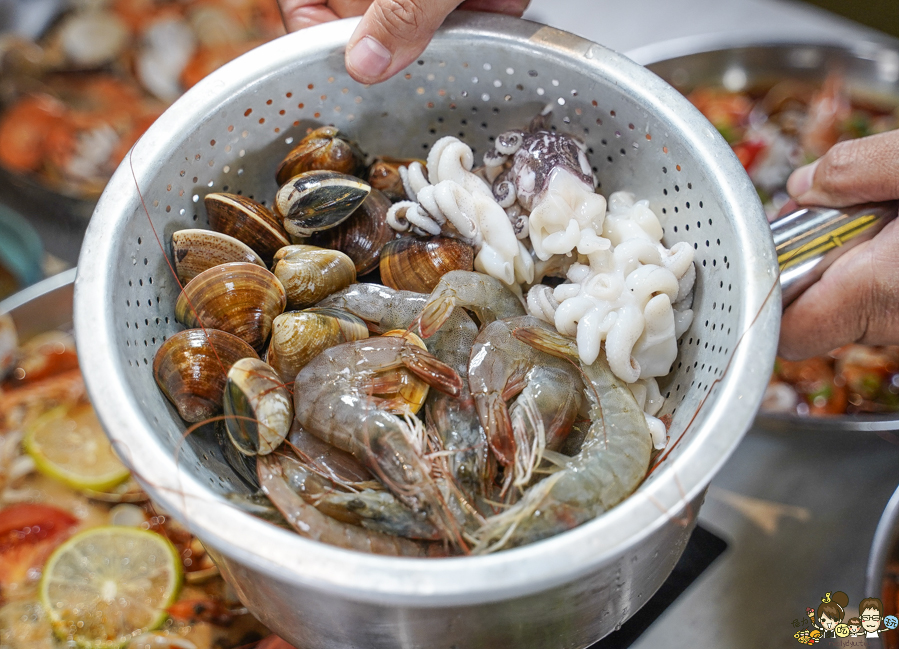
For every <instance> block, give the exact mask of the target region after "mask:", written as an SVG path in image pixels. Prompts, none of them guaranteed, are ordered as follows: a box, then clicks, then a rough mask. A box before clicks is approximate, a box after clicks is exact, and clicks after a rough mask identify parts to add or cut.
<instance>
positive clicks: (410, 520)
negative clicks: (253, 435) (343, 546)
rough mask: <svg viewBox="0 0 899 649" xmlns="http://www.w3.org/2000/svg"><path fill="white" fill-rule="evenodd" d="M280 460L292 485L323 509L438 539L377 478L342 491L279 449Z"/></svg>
mask: <svg viewBox="0 0 899 649" xmlns="http://www.w3.org/2000/svg"><path fill="white" fill-rule="evenodd" d="M276 457H277V458H278V461H279V462H281V469H282V471H283V473H284V477H285V478H286V480H287V482H288V484H289V485H290V487H291V488H292V489H293V490H294V491H295V492H296V493H298V494H299V495H300V496H302V498H303V499H304V500H306V502H308V503H310V504H311V505H313V506H314V507H315V508H316V509H318V510H319V511H321V512H322V513H325V514H328V515H329V516H331V517H332V518H335V519H337V520H339V521H343V522H345V523H352V524H353V525H359V526H361V527H364V528H366V529H369V530H374V531H376V532H381V533H383V534H390V535H392V536H403V537H406V538H409V539H424V540H430V541H437V540H439V538H440V537H439V535H438V533H437V530H436V529H435V528H434V526H433V525H431V524H430V523H429V522H428V521H427V520H424V519H422V518H421V517H419V516H416V515H415V514H414V513H413V512H412V510H411V509H409V508H408V507H406V506H405V505H403V504H402V503H401V502H399V501H398V500H397V499H396V497H395V496H394V495H393V494H392V493H390V492H389V491H385V490H384V489H383V488H381V484H380V483H379V482H377V481H373V482H372V483H370V484H371V485H373V486H376V487H377V488H374V489H373V488H371V487H367V488H364V489H358V490H355V491H343V490H341V489H340V488H339V487H338V486H337V485H335V484H334V483H332V482H331V481H330V480H327V479H326V478H324V477H322V476H321V475H319V474H318V473H316V472H315V471H314V470H312V468H311V467H309V466H308V465H307V464H306V463H304V462H303V461H302V460H300V459H298V458H297V457H295V456H293V455H289V454H287V453H280V452H279V453H278V454H277V456H276Z"/></svg>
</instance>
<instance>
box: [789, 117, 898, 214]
mask: <svg viewBox="0 0 899 649" xmlns="http://www.w3.org/2000/svg"><path fill="white" fill-rule="evenodd" d="M897 152H899V131H890V132H888V133H880V134H878V135H871V136H869V137H863V138H860V139H857V140H848V141H846V142H840V143H838V144H836V145H835V146H833V147H832V148H831V149H830V150H829V151H828V152H827V153H826V154H824V156H823V157H821V158H820V159H819V160H817V161H816V162H813V163H812V164H810V165H806V166H804V167H801V168H799V169H797V170H796V171H794V172H793V174H792V175H791V176H790V179H789V180H788V181H787V191H788V192H789V193H790V196H792V197H793V198H795V199H796V201H797V202H798V203H800V204H802V205H823V206H828V207H847V206H849V205H857V204H859V203H868V202H873V201H886V200H891V199H894V198H899V156H897V155H896V154H897Z"/></svg>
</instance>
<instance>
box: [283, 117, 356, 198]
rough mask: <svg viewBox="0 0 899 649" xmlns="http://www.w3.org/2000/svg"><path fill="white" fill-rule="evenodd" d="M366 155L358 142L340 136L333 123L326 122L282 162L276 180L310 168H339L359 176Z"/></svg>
mask: <svg viewBox="0 0 899 649" xmlns="http://www.w3.org/2000/svg"><path fill="white" fill-rule="evenodd" d="M363 159H364V156H363V155H362V152H361V151H359V149H358V148H357V147H356V145H355V144H353V143H351V142H349V141H348V140H346V139H344V138H342V137H340V132H339V131H338V130H337V129H336V128H334V127H333V126H322V127H321V128H317V129H315V130H314V131H312V132H311V133H310V134H309V135H307V136H306V137H304V138H303V139H302V140H300V143H299V144H298V145H297V146H295V147H294V148H293V150H292V151H291V152H290V153H288V154H287V157H286V158H284V160H283V161H282V162H281V164H280V165H278V170H277V172H276V180H277V181H278V184H279V185H283V184H285V183H286V182H287V181H288V180H290V179H291V178H293V177H294V176H298V175H299V174H301V173H304V172H306V171H336V172H338V173H341V174H345V175H348V176H355V175H357V172H358V171H359V169H360V167H361V166H362V162H363Z"/></svg>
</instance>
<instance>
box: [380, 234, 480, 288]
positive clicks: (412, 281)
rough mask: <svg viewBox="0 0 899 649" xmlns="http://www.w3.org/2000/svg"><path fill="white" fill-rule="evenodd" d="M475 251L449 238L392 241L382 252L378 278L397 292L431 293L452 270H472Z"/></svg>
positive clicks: (406, 238) (410, 238)
mask: <svg viewBox="0 0 899 649" xmlns="http://www.w3.org/2000/svg"><path fill="white" fill-rule="evenodd" d="M473 266H474V250H473V249H472V247H471V246H470V245H468V244H467V243H465V242H463V241H459V240H458V239H451V238H449V237H432V238H430V239H416V238H414V237H403V238H402V239H397V240H396V241H391V242H390V243H388V244H387V245H386V246H384V250H383V251H382V252H381V281H382V282H384V284H385V285H386V286H389V287H390V288H395V289H397V290H400V291H416V292H417V293H430V292H431V291H433V290H434V287H435V286H437V282H439V281H440V278H441V277H443V275H445V274H446V273H448V272H450V271H451V270H472V268H473Z"/></svg>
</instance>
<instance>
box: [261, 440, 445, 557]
mask: <svg viewBox="0 0 899 649" xmlns="http://www.w3.org/2000/svg"><path fill="white" fill-rule="evenodd" d="M256 470H257V474H258V478H259V484H260V485H261V486H262V490H263V491H264V492H265V494H266V495H267V496H268V497H269V498H270V499H271V501H272V502H273V503H274V504H275V506H276V507H277V508H278V510H279V511H280V512H281V514H282V515H283V516H284V518H285V520H286V521H287V522H288V523H289V524H290V526H291V527H292V528H293V529H294V530H296V531H297V532H298V533H299V534H300V535H301V536H304V537H306V538H308V539H312V540H313V541H319V542H321V543H329V544H331V545H336V546H338V547H341V548H346V549H348V550H358V551H360V552H371V553H373V554H386V555H392V556H401V557H427V556H432V557H433V556H445V550H444V548H443V546H442V545H441V544H439V543H428V542H423V541H413V540H411V539H404V538H401V537H398V536H390V535H388V534H381V533H379V532H373V531H371V530H366V529H365V528H362V527H357V526H355V525H350V524H349V523H344V522H341V521H338V520H335V519H333V518H331V517H330V516H327V515H326V514H323V513H322V512H320V511H318V510H317V509H316V508H315V507H314V506H312V505H310V504H309V503H307V502H306V501H305V500H303V498H301V497H300V496H299V495H297V494H296V493H294V491H293V490H292V489H291V488H290V486H289V485H288V483H287V479H286V478H285V476H284V470H283V468H282V467H281V462H280V461H279V460H278V458H277V457H275V456H273V455H260V456H258V458H257V461H256Z"/></svg>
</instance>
